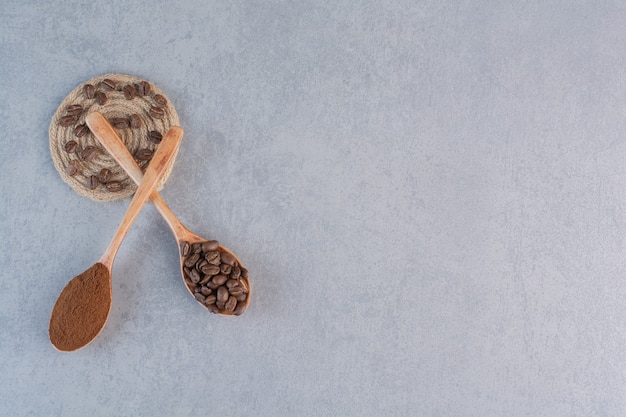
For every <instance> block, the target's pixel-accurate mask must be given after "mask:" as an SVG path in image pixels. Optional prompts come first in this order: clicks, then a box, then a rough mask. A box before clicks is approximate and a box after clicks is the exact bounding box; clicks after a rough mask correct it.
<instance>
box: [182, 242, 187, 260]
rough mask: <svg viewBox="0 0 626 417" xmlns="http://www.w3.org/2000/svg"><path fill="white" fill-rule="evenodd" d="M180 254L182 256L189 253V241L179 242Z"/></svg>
mask: <svg viewBox="0 0 626 417" xmlns="http://www.w3.org/2000/svg"><path fill="white" fill-rule="evenodd" d="M180 254H181V256H183V257H185V256H187V255H189V242H183V243H181V244H180Z"/></svg>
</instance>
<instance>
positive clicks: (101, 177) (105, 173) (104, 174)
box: [98, 168, 111, 184]
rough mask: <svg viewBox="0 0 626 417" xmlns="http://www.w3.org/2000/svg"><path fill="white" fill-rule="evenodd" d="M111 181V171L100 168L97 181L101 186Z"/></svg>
mask: <svg viewBox="0 0 626 417" xmlns="http://www.w3.org/2000/svg"><path fill="white" fill-rule="evenodd" d="M110 180H111V170H110V169H107V168H102V169H101V170H100V172H99V173H98V181H100V182H101V183H103V184H106V183H107V182H109V181H110Z"/></svg>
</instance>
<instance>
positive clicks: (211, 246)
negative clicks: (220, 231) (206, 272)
mask: <svg viewBox="0 0 626 417" xmlns="http://www.w3.org/2000/svg"><path fill="white" fill-rule="evenodd" d="M219 246H220V244H219V243H218V241H217V240H209V241H208V242H204V243H203V244H202V252H211V251H216V250H217V248H218V247H219Z"/></svg>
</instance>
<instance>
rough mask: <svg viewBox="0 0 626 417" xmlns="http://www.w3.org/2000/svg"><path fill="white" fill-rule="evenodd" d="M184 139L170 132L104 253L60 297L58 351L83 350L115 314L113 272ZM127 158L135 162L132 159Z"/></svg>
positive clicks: (53, 322)
mask: <svg viewBox="0 0 626 417" xmlns="http://www.w3.org/2000/svg"><path fill="white" fill-rule="evenodd" d="M182 137H183V130H182V129H181V128H180V127H176V126H174V127H172V128H171V129H170V130H169V132H167V135H165V137H164V138H163V141H162V143H161V144H160V145H159V147H158V148H157V150H156V152H155V153H154V156H153V158H152V161H151V162H150V165H149V166H148V169H147V170H146V175H145V176H144V179H143V181H142V182H141V185H139V187H138V188H137V191H136V192H135V196H134V197H133V199H132V201H131V202H130V205H129V206H128V209H127V210H126V214H125V215H124V217H123V218H122V221H121V223H120V225H119V227H118V228H117V231H116V232H115V235H114V236H113V239H112V240H111V243H110V244H109V246H108V247H107V248H106V250H105V251H104V254H103V255H102V257H101V258H100V259H99V260H98V262H96V263H95V264H94V265H93V266H92V267H91V268H89V269H87V270H86V271H85V272H83V273H82V274H80V275H78V276H76V277H74V278H73V279H72V280H71V281H70V282H69V283H68V284H67V285H66V286H65V288H64V289H63V291H62V292H61V294H60V295H59V298H58V299H57V301H56V303H55V305H54V308H53V309H52V315H51V316H50V326H49V328H48V331H49V335H50V341H51V342H52V344H53V345H54V346H55V347H56V348H57V349H58V350H60V351H62V352H70V351H74V350H77V349H80V348H82V347H84V346H86V345H87V344H89V343H90V342H91V341H92V340H93V339H95V338H96V336H98V334H100V332H101V331H102V329H103V328H104V325H105V323H106V321H107V318H108V316H109V312H110V311H111V270H112V268H113V261H114V259H115V255H116V254H117V250H118V249H119V247H120V245H121V244H122V241H123V240H124V237H125V236H126V233H127V232H128V230H129V229H130V226H131V225H132V224H133V222H134V221H135V218H136V217H137V215H138V214H139V212H140V211H141V208H142V207H143V205H144V204H145V203H146V202H147V201H148V198H149V197H150V194H151V193H152V191H154V189H155V187H156V186H157V184H158V182H159V180H160V179H161V177H162V176H163V174H164V173H165V170H166V167H167V166H168V165H169V162H170V161H171V160H172V158H173V157H174V155H176V152H177V151H178V146H179V145H180V141H181V139H182ZM127 158H128V159H129V160H130V161H133V162H134V160H133V159H132V156H130V155H128V157H127Z"/></svg>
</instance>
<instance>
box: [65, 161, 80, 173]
mask: <svg viewBox="0 0 626 417" xmlns="http://www.w3.org/2000/svg"><path fill="white" fill-rule="evenodd" d="M78 171H80V162H78V161H77V160H76V159H73V160H71V161H70V162H69V164H67V167H66V168H65V172H66V173H67V175H69V176H70V177H73V176H74V175H76V174H78Z"/></svg>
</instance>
